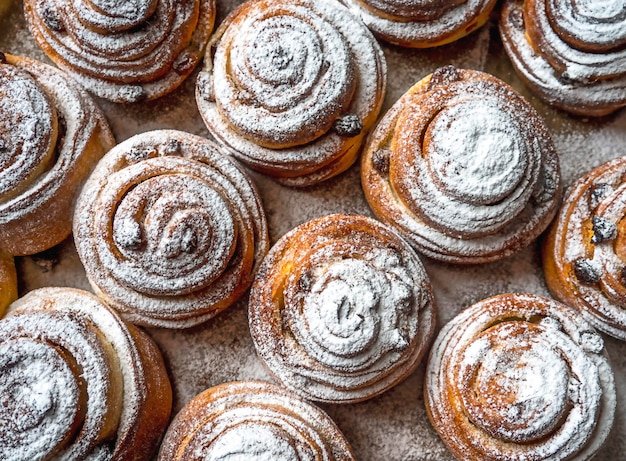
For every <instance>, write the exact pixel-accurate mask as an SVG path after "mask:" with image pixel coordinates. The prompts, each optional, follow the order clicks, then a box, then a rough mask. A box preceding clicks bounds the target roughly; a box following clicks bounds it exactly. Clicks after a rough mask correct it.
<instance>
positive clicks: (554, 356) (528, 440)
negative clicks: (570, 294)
mask: <svg viewBox="0 0 626 461" xmlns="http://www.w3.org/2000/svg"><path fill="white" fill-rule="evenodd" d="M590 328H591V327H590V326H588V325H587V324H585V322H584V321H582V320H580V319H579V318H578V317H577V316H576V314H575V312H573V311H571V310H570V309H569V308H567V307H566V306H564V305H560V304H558V303H556V302H554V301H551V300H548V299H547V298H539V297H536V296H532V295H519V294H509V295H501V296H496V297H493V298H489V299H487V300H485V301H482V302H479V303H477V304H475V305H474V306H471V307H470V308H468V309H466V310H465V311H463V312H462V313H461V314H460V315H458V316H457V317H456V318H455V319H453V320H452V321H451V322H450V323H449V324H448V325H446V327H445V328H444V329H443V330H442V331H441V332H440V334H439V336H438V338H437V340H436V343H435V345H434V346H433V349H432V351H431V357H430V361H429V367H428V371H427V383H426V386H427V394H426V396H427V405H428V408H429V409H430V413H431V415H432V417H433V422H434V424H435V426H436V428H437V430H438V431H439V433H440V435H441V436H442V438H443V439H444V441H445V442H446V444H447V445H448V446H449V447H450V448H451V450H452V451H453V452H455V453H459V454H460V453H463V456H467V457H470V458H488V457H493V456H498V457H499V459H506V460H514V459H525V458H526V457H528V456H533V457H534V456H536V457H537V458H538V459H569V458H570V457H571V456H574V455H576V456H577V457H579V458H580V459H587V457H590V456H592V455H593V454H594V453H595V451H596V450H597V449H598V447H599V446H600V445H601V444H602V442H603V441H604V440H605V439H606V437H607V436H608V428H607V424H608V426H610V423H611V421H612V415H613V413H614V411H615V409H614V406H613V405H614V399H613V394H614V392H615V387H614V386H615V385H614V383H613V379H612V374H611V373H610V372H608V374H607V370H608V367H607V361H606V357H605V356H604V355H603V349H602V348H600V349H597V348H595V349H594V350H589V349H588V347H587V345H588V342H586V341H584V340H583V337H584V336H585V335H590V334H591V335H595V336H596V337H598V335H597V333H594V332H592V331H591V330H590ZM598 338H599V337H598ZM450 388H452V389H454V391H450ZM461 415H463V417H460V416H461ZM598 415H602V418H603V419H604V420H605V421H608V423H607V424H605V423H602V424H600V425H597V424H596V418H598ZM598 439H599V440H598ZM503 442H507V443H506V444H504V443H503ZM518 444H519V445H518Z"/></svg>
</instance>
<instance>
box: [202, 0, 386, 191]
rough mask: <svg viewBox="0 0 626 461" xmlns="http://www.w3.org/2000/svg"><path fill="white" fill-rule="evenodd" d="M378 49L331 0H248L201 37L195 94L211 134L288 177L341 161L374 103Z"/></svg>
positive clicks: (314, 174)
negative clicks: (207, 37)
mask: <svg viewBox="0 0 626 461" xmlns="http://www.w3.org/2000/svg"><path fill="white" fill-rule="evenodd" d="M385 85H386V64H385V59H384V55H383V52H382V50H381V49H380V47H379V46H378V43H377V42H376V40H375V39H374V37H373V36H372V35H371V33H370V32H369V31H368V30H367V28H366V27H365V26H364V25H363V24H362V23H361V22H360V21H359V20H357V19H356V18H354V16H352V15H351V14H350V12H349V11H348V10H347V9H346V8H345V7H343V6H342V5H340V4H339V3H338V2H336V1H333V0H319V1H313V0H281V1H270V0H250V1H248V2H246V3H244V4H243V5H241V6H240V7H239V8H237V9H236V10H235V11H233V12H232V13H231V15H230V16H229V17H228V18H227V19H226V21H225V22H224V23H223V24H222V25H221V26H220V28H219V29H218V30H217V32H216V33H215V35H214V36H213V37H212V38H211V41H210V42H209V50H208V51H207V55H206V57H205V60H204V68H203V70H202V72H200V75H199V76H198V80H197V91H196V100H197V102H198V107H199V110H200V114H201V115H202V118H203V119H204V121H205V123H206V125H207V127H208V128H209V131H210V132H211V134H212V135H213V136H214V137H215V138H216V139H217V140H219V141H220V142H221V143H222V144H224V145H226V146H228V148H229V149H231V150H232V154H233V155H234V156H235V157H237V158H238V159H239V160H241V161H242V162H244V163H246V164H247V165H248V166H249V167H250V168H253V169H255V170H258V171H260V172H262V173H266V174H269V175H272V176H274V177H276V178H277V179H278V180H279V181H280V182H282V183H284V184H287V185H292V186H306V185H310V184H314V183H317V182H320V181H323V180H325V179H328V178H330V177H331V176H334V175H337V174H339V173H341V172H342V171H344V170H346V169H347V168H348V167H349V166H350V165H352V163H354V161H355V160H356V158H357V155H358V153H359V151H360V148H361V144H362V141H363V139H364V137H365V135H366V133H367V132H368V130H369V129H370V128H371V126H372V125H373V123H374V121H375V119H376V117H377V116H378V113H379V111H380V108H381V105H382V101H383V97H384V93H385Z"/></svg>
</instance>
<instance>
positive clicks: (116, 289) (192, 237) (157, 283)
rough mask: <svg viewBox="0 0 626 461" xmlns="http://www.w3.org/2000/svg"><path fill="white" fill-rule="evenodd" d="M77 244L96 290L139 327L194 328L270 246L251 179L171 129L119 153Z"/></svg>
mask: <svg viewBox="0 0 626 461" xmlns="http://www.w3.org/2000/svg"><path fill="white" fill-rule="evenodd" d="M74 240H75V242H76V248H77V250H78V255H79V256H80V259H81V261H82V262H83V264H84V266H85V270H86V272H87V278H88V279H89V281H90V283H91V285H92V287H93V289H94V291H95V292H96V293H97V294H98V295H99V296H100V297H101V298H102V299H103V300H104V301H105V302H106V303H107V304H109V305H110V306H112V307H114V308H115V309H117V310H118V311H120V312H121V313H122V314H123V316H124V317H125V318H126V319H128V320H130V321H132V322H134V323H138V324H142V325H153V326H162V327H172V328H185V327H189V326H193V325H197V324H199V323H201V322H204V321H206V320H208V319H209V318H211V317H214V316H215V315H217V314H218V313H219V312H221V311H222V310H223V309H225V308H226V307H228V306H230V305H231V304H232V303H233V302H235V301H236V300H237V298H239V296H241V295H242V294H243V293H244V292H245V291H246V290H247V289H248V287H249V286H250V283H252V279H253V274H254V272H255V270H256V268H257V265H258V264H259V263H260V260H261V259H262V258H263V256H264V255H265V253H266V252H267V248H268V245H269V244H268V236H267V223H266V220H265V214H264V211H263V208H262V204H261V200H260V198H259V196H258V194H257V191H256V188H255V187H254V184H253V183H252V181H251V179H250V178H248V176H247V175H246V174H245V173H244V172H243V171H242V170H241V169H240V168H239V167H238V166H237V165H236V164H235V163H234V162H233V161H232V160H230V158H228V157H226V156H225V155H223V154H222V153H221V152H220V150H219V148H218V146H216V145H215V144H213V143H212V142H210V141H209V140H207V139H205V138H201V137H199V136H195V135H192V134H190V133H184V132H182V131H174V130H157V131H151V132H147V133H142V134H139V135H136V136H134V137H132V138H130V139H128V140H126V141H124V142H123V143H121V144H118V145H117V146H116V147H115V148H114V149H112V150H111V151H110V152H109V153H108V154H107V155H106V156H105V157H104V158H103V159H102V161H101V162H100V163H99V164H98V166H97V167H96V169H95V170H94V172H93V174H92V175H91V177H90V178H89V181H87V183H86V184H85V187H84V189H83V191H82V193H81V196H80V199H79V201H78V204H77V207H76V215H75V218H74Z"/></svg>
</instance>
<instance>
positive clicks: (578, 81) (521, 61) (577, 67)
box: [500, 0, 626, 116]
mask: <svg viewBox="0 0 626 461" xmlns="http://www.w3.org/2000/svg"><path fill="white" fill-rule="evenodd" d="M501 15H502V16H501V19H500V35H501V37H502V42H503V44H504V49H505V50H506V52H507V54H508V55H509V57H510V58H511V61H512V62H513V66H514V67H515V70H516V71H517V73H518V74H519V75H520V76H521V77H522V78H523V79H524V81H525V82H526V83H527V84H528V86H529V87H530V89H531V90H533V91H534V92H535V93H537V94H538V95H539V96H540V97H541V98H542V99H544V100H545V101H546V102H548V103H549V104H552V105H554V106H555V107H558V108H559V109H563V110H566V111H568V112H571V113H574V114H578V115H582V116H590V115H591V116H600V115H606V114H609V113H611V112H613V111H615V110H617V109H619V108H620V107H623V106H625V105H626V27H625V26H624V24H625V21H626V13H625V10H624V2H623V1H622V0H614V1H604V2H593V1H584V2H582V1H575V0H526V1H522V0H506V1H505V2H504V4H503V7H502V13H501Z"/></svg>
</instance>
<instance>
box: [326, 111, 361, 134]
mask: <svg viewBox="0 0 626 461" xmlns="http://www.w3.org/2000/svg"><path fill="white" fill-rule="evenodd" d="M333 128H334V130H335V132H336V133H337V134H338V135H339V136H343V137H344V138H352V137H354V136H357V135H359V134H360V133H361V131H362V130H363V124H362V123H361V120H359V116H358V115H356V114H345V115H342V116H341V117H339V118H337V120H335V123H334V124H333Z"/></svg>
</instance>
